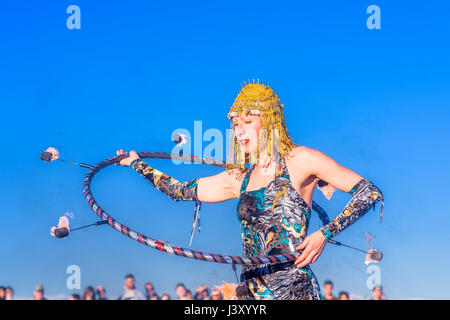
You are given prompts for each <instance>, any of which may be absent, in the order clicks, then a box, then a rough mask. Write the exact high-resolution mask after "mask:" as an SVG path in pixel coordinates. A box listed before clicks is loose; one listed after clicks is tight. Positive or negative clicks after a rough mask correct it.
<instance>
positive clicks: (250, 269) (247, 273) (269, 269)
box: [241, 260, 296, 281]
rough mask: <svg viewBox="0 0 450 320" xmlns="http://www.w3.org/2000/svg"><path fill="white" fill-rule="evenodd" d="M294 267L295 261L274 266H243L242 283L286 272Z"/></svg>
mask: <svg viewBox="0 0 450 320" xmlns="http://www.w3.org/2000/svg"><path fill="white" fill-rule="evenodd" d="M292 267H296V266H295V264H294V261H293V260H292V261H286V262H280V263H274V264H262V265H253V266H251V265H243V266H242V270H241V281H245V280H248V279H251V278H256V277H261V276H265V275H269V274H274V273H275V272H278V271H283V270H284V271H286V270H288V269H290V268H292Z"/></svg>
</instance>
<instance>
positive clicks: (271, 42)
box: [0, 0, 450, 299]
mask: <svg viewBox="0 0 450 320" xmlns="http://www.w3.org/2000/svg"><path fill="white" fill-rule="evenodd" d="M71 4H77V5H78V6H79V7H80V8H81V30H68V29H67V27H66V19H67V17H68V16H69V15H68V14H66V8H67V7H68V6H69V5H71ZM371 4H376V5H378V6H379V7H380V8H381V29H380V30H369V29H368V28H367V27H366V19H367V17H368V14H367V13H366V8H367V7H368V6H369V5H371ZM449 10H450V5H449V4H448V3H446V2H444V1H439V2H438V1H433V2H427V3H425V2H423V1H395V2H392V1H381V0H374V1H349V2H344V3H342V2H341V3H337V2H336V1H319V2H315V3H314V4H311V3H306V2H299V1H289V2H288V1H281V2H280V1H278V2H275V1H245V2H242V1H220V2H219V1H203V2H197V1H136V2H133V3H127V4H125V3H124V2H123V1H115V2H111V1H95V3H94V2H92V1H81V0H77V1H75V2H72V1H70V2H69V1H58V2H54V1H37V2H26V1H8V2H6V3H2V8H1V10H0V35H1V41H0V74H1V77H0V106H1V110H2V114H1V117H0V122H1V125H0V133H1V137H2V138H1V140H0V141H1V148H2V157H0V168H2V169H1V171H0V172H1V176H0V177H1V180H2V184H1V192H0V203H1V215H0V243H1V245H0V257H1V264H0V285H11V286H13V287H14V289H15V291H16V296H18V297H30V296H31V295H32V291H33V288H34V286H35V285H36V284H38V283H42V284H44V286H45V288H46V294H47V295H48V296H56V295H59V294H61V295H70V294H71V293H73V291H70V290H67V289H66V285H65V284H66V278H67V276H68V275H67V274H66V273H65V271H66V268H67V267H68V266H69V265H72V264H76V265H79V266H80V268H81V272H82V283H81V284H82V287H83V288H84V287H85V286H87V285H93V286H97V285H99V284H103V285H104V286H105V287H106V289H107V293H108V296H109V297H111V298H115V297H117V296H118V295H119V294H120V293H121V291H122V283H123V277H124V275H125V274H126V273H129V272H131V273H133V274H134V275H135V276H136V280H137V285H138V286H139V287H141V288H142V286H143V284H144V282H146V281H151V282H153V283H154V285H155V288H156V290H157V292H159V293H162V292H168V293H170V294H172V295H174V287H175V284H176V283H178V282H180V281H181V282H184V283H185V284H186V285H187V286H188V287H190V288H191V289H192V290H194V289H195V288H196V287H197V286H198V285H200V284H202V283H204V284H207V285H209V286H213V285H216V284H220V283H221V281H222V279H223V280H226V281H229V282H231V281H233V280H234V274H233V272H232V269H231V267H230V266H229V265H221V264H212V263H207V262H200V261H195V260H191V259H183V258H179V257H174V256H170V255H167V254H163V253H160V252H158V251H156V250H153V249H149V248H147V247H145V246H142V245H140V244H138V243H137V242H135V241H132V240H129V239H127V238H125V237H123V236H122V235H121V234H120V233H118V232H116V231H114V230H112V229H110V228H109V227H107V226H101V227H97V228H96V229H90V230H89V231H85V232H84V231H79V232H77V233H73V234H71V236H70V237H69V238H67V239H65V240H57V239H55V238H52V237H51V236H50V234H49V231H50V227H51V226H52V225H55V224H56V223H57V219H58V217H59V216H61V215H63V214H64V213H65V212H73V213H74V216H75V218H74V219H73V220H71V224H72V226H81V225H83V224H88V223H92V222H94V221H97V220H96V217H95V216H94V214H93V213H92V212H91V211H90V209H89V207H88V205H87V203H86V202H85V200H84V198H83V195H82V192H81V184H82V180H83V177H84V175H85V173H86V171H85V169H82V168H78V167H75V166H71V165H65V164H63V163H52V164H47V163H43V162H41V161H40V160H39V154H40V152H41V151H43V150H44V149H46V148H47V147H49V146H54V147H56V148H58V149H59V150H60V151H61V157H62V158H64V159H68V160H73V161H81V162H86V163H91V164H95V163H97V162H99V161H101V160H103V159H104V158H107V157H109V156H112V155H113V154H114V153H115V150H117V149H119V148H124V149H126V150H129V149H131V148H133V149H136V150H138V151H165V152H170V151H171V150H172V147H173V144H172V142H171V141H170V135H171V133H172V132H173V130H175V129H177V128H185V129H187V130H190V131H192V130H193V126H194V121H200V120H201V121H202V124H203V131H205V130H207V129H210V128H216V129H219V130H222V131H223V132H225V130H226V129H227V128H229V121H228V120H227V118H226V114H227V112H228V110H229V106H230V105H231V103H232V102H233V100H234V98H235V97H236V95H237V93H238V91H239V89H240V87H241V85H240V83H241V82H243V81H245V80H247V79H248V78H260V79H261V82H263V83H266V84H269V85H271V86H272V87H273V88H274V89H275V90H276V92H277V93H278V94H279V96H280V97H281V100H282V102H283V103H284V104H285V116H286V119H287V126H288V130H289V131H290V133H291V135H292V136H293V138H294V140H295V141H296V142H297V143H298V144H299V145H305V146H308V147H312V148H315V149H318V150H320V151H322V152H324V153H326V154H328V155H329V156H331V157H332V158H334V159H335V160H336V161H338V162H339V163H341V164H342V165H344V166H346V167H348V168H350V169H352V170H354V171H356V172H358V173H359V174H360V175H362V176H364V177H365V178H367V179H369V180H372V181H373V182H374V183H375V184H376V185H377V186H379V187H380V188H381V189H382V191H383V193H384V196H385V210H384V221H383V223H382V224H380V223H378V221H379V208H380V207H379V206H378V207H377V209H378V210H377V211H376V212H370V213H369V214H368V215H367V216H366V217H365V218H364V219H363V220H361V221H358V223H357V224H355V225H354V226H352V227H351V228H349V229H348V230H346V231H345V232H344V233H342V234H341V235H339V237H338V238H337V240H340V241H342V242H346V243H349V244H352V245H355V246H359V247H365V243H364V239H363V235H364V233H365V232H370V233H371V234H373V235H375V237H376V238H375V240H374V246H375V247H376V248H378V249H380V250H381V251H383V252H384V254H385V257H384V260H383V261H382V262H381V263H380V264H379V266H380V269H381V271H382V274H381V279H382V285H383V286H384V289H385V293H386V295H387V296H388V298H393V299H402V298H417V297H419V298H432V299H442V298H443V299H449V298H450V294H449V291H448V287H449V286H450V278H449V276H448V270H449V269H450V258H449V257H450V254H449V253H450V250H449V241H448V238H447V237H448V231H447V226H448V225H449V224H450V209H449V204H448V195H449V192H450V188H449V182H448V181H449V180H450V174H449V164H448V163H449V162H448V159H449V157H450V151H449V150H450V149H449V140H450V129H449V127H448V121H449V119H450V111H449V110H450V77H449V74H450V62H449V59H448V57H449V56H450V41H449V40H450V39H449V38H450V24H449V23H448V12H449ZM207 144H208V143H207V142H205V143H204V145H203V147H205V146H206V145H207ZM149 162H150V163H151V164H152V165H153V166H155V167H157V168H158V169H160V170H162V171H163V172H166V173H168V174H170V175H172V176H174V177H176V178H178V179H180V180H187V179H193V178H195V177H202V176H208V175H210V174H215V173H218V172H219V169H218V168H213V167H208V166H204V165H203V166H202V165H184V166H176V165H173V164H172V163H170V161H164V160H154V161H149ZM93 192H94V194H95V195H96V197H97V200H98V201H99V203H100V204H101V205H102V206H103V208H104V209H105V210H107V211H108V212H109V213H110V214H111V215H112V216H114V217H115V218H117V219H118V220H119V221H123V222H126V223H127V224H129V225H130V226H131V227H132V228H134V229H137V230H139V231H141V232H144V233H147V234H149V235H150V236H152V237H154V238H160V239H167V240H168V241H169V242H171V243H175V244H178V245H181V246H187V245H188V242H189V233H190V228H191V223H192V213H193V203H175V202H172V201H171V200H170V199H168V198H167V197H165V196H164V195H163V194H161V193H159V192H158V191H157V190H155V189H153V187H152V186H151V185H149V184H148V183H147V182H146V181H145V180H144V179H142V178H141V177H139V175H137V174H136V173H135V172H133V171H132V170H131V169H129V168H109V169H107V170H105V171H104V172H102V173H101V174H99V175H98V176H97V177H96V179H95V181H94V185H93ZM314 199H315V200H316V201H318V202H319V203H320V204H321V205H322V206H323V207H324V208H326V210H327V211H328V213H329V214H330V216H332V217H334V216H335V215H336V214H338V213H339V212H340V210H341V209H342V208H343V207H344V206H345V204H346V203H347V201H348V200H349V199H350V197H349V195H348V194H344V193H342V192H338V193H337V194H336V195H335V196H334V197H333V198H332V200H330V201H327V200H326V199H325V198H324V197H323V195H321V194H320V193H316V194H315V195H314ZM236 204H237V201H236V200H232V201H227V202H223V203H219V204H204V206H203V210H202V231H201V233H199V234H198V233H197V234H196V236H195V238H194V241H193V248H195V249H198V250H204V251H210V252H217V253H228V254H235V255H239V254H241V250H242V247H241V238H240V227H239V223H238V221H237V218H236V212H235V210H236ZM318 227H319V221H318V219H317V218H316V217H313V220H312V222H311V227H310V232H313V231H315V230H317V228H318ZM312 268H313V270H314V272H315V273H316V276H317V277H318V278H319V281H320V283H321V284H322V283H323V281H325V280H326V279H332V280H333V281H334V283H335V290H336V292H338V291H340V290H347V291H349V292H350V293H353V294H356V295H359V296H365V295H368V294H369V291H368V289H367V288H366V279H367V277H368V276H369V275H368V274H366V270H367V268H366V266H365V265H364V264H363V255H361V254H360V253H358V252H356V251H351V250H348V249H345V248H337V247H332V246H331V245H330V246H327V248H326V250H325V251H324V253H323V255H322V257H321V258H320V260H319V261H318V262H316V263H315V264H314V265H313V266H312ZM74 292H78V291H74Z"/></svg>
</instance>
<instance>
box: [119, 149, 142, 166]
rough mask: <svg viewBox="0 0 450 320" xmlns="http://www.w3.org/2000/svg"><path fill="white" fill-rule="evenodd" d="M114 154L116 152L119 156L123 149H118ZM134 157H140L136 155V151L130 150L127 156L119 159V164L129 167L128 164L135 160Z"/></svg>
mask: <svg viewBox="0 0 450 320" xmlns="http://www.w3.org/2000/svg"><path fill="white" fill-rule="evenodd" d="M116 154H117V155H118V156H120V155H121V154H124V152H123V149H120V150H118V151H117V152H116ZM136 159H140V157H139V156H138V154H137V152H136V151H134V150H131V151H130V155H129V156H128V157H127V158H124V159H122V160H120V162H119V164H120V165H121V166H127V167H129V166H130V164H131V162H133V161H134V160H136Z"/></svg>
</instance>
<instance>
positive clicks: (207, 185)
mask: <svg viewBox="0 0 450 320" xmlns="http://www.w3.org/2000/svg"><path fill="white" fill-rule="evenodd" d="M117 154H123V150H121V151H119V152H118V153H117ZM120 164H121V165H125V166H127V165H128V166H130V167H132V168H133V169H134V170H135V171H136V172H138V173H139V174H140V175H141V176H143V177H144V178H145V179H146V180H147V181H149V182H150V183H151V184H152V185H153V186H154V187H155V188H156V189H158V190H159V191H161V192H162V193H164V194H165V195H167V196H168V197H169V198H171V199H172V200H174V201H201V202H221V201H225V200H228V199H232V198H236V197H237V196H238V193H237V192H236V186H235V184H236V183H235V182H233V175H231V174H230V172H228V171H224V172H221V173H219V174H217V175H214V176H211V177H205V178H197V179H193V180H190V181H186V182H180V181H178V180H177V179H175V178H173V177H170V176H168V175H167V174H165V173H163V172H161V171H159V170H157V169H155V168H152V167H151V166H150V165H149V164H148V163H146V162H145V161H144V160H142V159H141V158H139V156H138V155H137V153H136V152H135V151H131V152H130V156H129V157H128V158H125V159H123V160H122V161H121V162H120ZM234 180H236V179H234Z"/></svg>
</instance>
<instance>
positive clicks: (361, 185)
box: [320, 178, 384, 240]
mask: <svg viewBox="0 0 450 320" xmlns="http://www.w3.org/2000/svg"><path fill="white" fill-rule="evenodd" d="M349 193H350V194H351V195H353V197H352V198H351V199H350V201H349V202H348V203H347V205H346V206H345V208H344V210H342V212H341V213H340V214H339V215H338V216H337V217H336V218H334V219H333V220H332V221H331V222H330V223H328V224H326V225H324V226H323V227H322V228H321V229H320V231H321V232H322V234H323V235H324V236H325V238H327V240H329V239H330V238H332V237H335V236H337V235H338V234H339V233H340V232H341V231H342V230H344V229H346V228H347V227H349V226H350V225H351V224H353V223H354V222H355V221H356V220H358V219H359V218H361V217H362V216H363V215H365V214H366V213H367V212H368V211H369V209H370V208H373V209H374V210H375V204H376V203H377V202H378V201H379V200H381V217H383V206H384V198H383V193H382V192H381V191H380V189H378V188H377V187H376V186H375V185H374V184H373V183H372V182H370V181H369V180H367V179H364V178H363V179H361V180H360V181H359V182H358V183H357V184H356V185H355V186H354V187H353V188H352V190H350V192H349Z"/></svg>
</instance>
